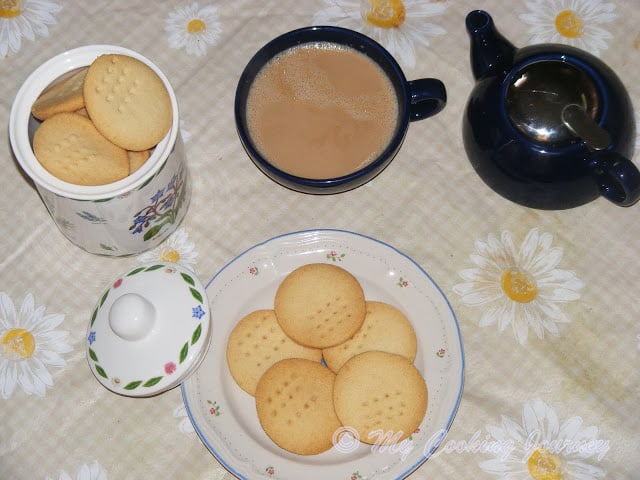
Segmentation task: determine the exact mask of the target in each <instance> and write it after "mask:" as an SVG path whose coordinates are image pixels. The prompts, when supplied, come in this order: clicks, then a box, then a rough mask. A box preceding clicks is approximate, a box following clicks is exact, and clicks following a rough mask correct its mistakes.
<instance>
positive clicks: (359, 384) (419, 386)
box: [333, 351, 427, 445]
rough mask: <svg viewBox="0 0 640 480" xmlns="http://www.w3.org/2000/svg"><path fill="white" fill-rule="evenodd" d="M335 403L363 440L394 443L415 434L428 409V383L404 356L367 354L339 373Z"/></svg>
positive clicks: (344, 418)
mask: <svg viewBox="0 0 640 480" xmlns="http://www.w3.org/2000/svg"><path fill="white" fill-rule="evenodd" d="M333 404H334V408H335V411H336V414H337V415H338V418H339V419H340V421H341V422H342V424H343V425H345V426H349V427H351V428H353V429H355V430H356V431H357V432H358V436H359V439H360V441H361V442H364V443H369V444H379V445H390V444H393V443H396V442H400V441H402V440H404V439H405V438H407V437H408V436H409V435H411V434H412V433H413V432H414V431H415V430H416V428H418V426H419V425H420V423H421V422H422V419H423V418H424V416H425V413H426V411H427V384H426V382H425V380H424V378H423V377H422V375H421V374H420V372H419V371H418V369H417V368H416V367H415V365H414V364H413V363H412V362H410V361H409V360H407V359H406V358H405V357H403V356H402V355H396V354H394V353H388V352H380V351H369V352H364V353H360V354H358V355H356V356H355V357H352V358H351V359H349V360H347V362H346V363H345V364H344V365H343V366H342V368H341V369H340V370H339V371H338V373H337V374H336V379H335V384H334V389H333Z"/></svg>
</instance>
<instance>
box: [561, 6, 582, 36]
mask: <svg viewBox="0 0 640 480" xmlns="http://www.w3.org/2000/svg"><path fill="white" fill-rule="evenodd" d="M556 29H557V30H558V32H559V33H560V35H564V36H565V37H569V38H576V37H579V36H580V34H581V33H582V21H581V20H580V19H579V18H578V15H576V12H574V11H573V10H563V11H561V12H560V13H559V14H558V15H556Z"/></svg>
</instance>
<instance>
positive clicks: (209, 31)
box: [164, 2, 222, 57]
mask: <svg viewBox="0 0 640 480" xmlns="http://www.w3.org/2000/svg"><path fill="white" fill-rule="evenodd" d="M164 29H165V31H166V32H167V33H168V34H169V46H170V47H171V48H175V49H180V48H184V49H185V51H186V52H187V53H188V54H189V55H196V56H198V57H201V56H203V55H205V54H206V53H207V49H208V48H209V46H211V45H215V44H216V43H217V42H218V39H219V38H220V34H221V33H222V27H221V24H220V21H219V19H218V9H217V7H216V6H215V5H207V6H205V7H202V8H200V5H199V4H198V3H197V2H194V3H192V4H191V5H186V6H178V7H176V8H175V9H174V10H173V11H172V12H171V13H170V14H169V16H167V18H166V19H165V23H164Z"/></svg>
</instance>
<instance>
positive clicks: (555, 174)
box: [463, 10, 640, 210]
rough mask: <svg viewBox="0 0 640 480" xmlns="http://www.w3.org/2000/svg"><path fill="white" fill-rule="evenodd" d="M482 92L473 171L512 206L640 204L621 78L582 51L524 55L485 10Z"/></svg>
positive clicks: (475, 27)
mask: <svg viewBox="0 0 640 480" xmlns="http://www.w3.org/2000/svg"><path fill="white" fill-rule="evenodd" d="M466 27H467V31H468V33H469V37H470V40H471V69H472V71H473V75H474V77H475V79H476V84H475V86H474V88H473V90H472V92H471V94H470V97H469V100H468V103H467V106H466V111H465V115H464V120H463V139H464V146H465V150H466V152H467V155H468V157H469V160H470V162H471V164H472V165H473V168H474V169H475V171H476V172H477V173H478V175H479V176H480V177H481V178H482V179H483V180H484V182H485V183H486V184H487V185H488V186H489V187H491V188H492V189H493V190H495V191H496V192H497V193H499V194H500V195H502V196H503V197H505V198H507V199H509V200H511V201H513V202H515V203H518V204H521V205H524V206H527V207H531V208H538V209H545V210H560V209H567V208H573V207H577V206H579V205H582V204H585V203H587V202H590V201H592V200H594V199H596V198H598V197H599V196H601V195H602V196H604V197H605V198H607V199H608V200H610V201H612V202H613V203H615V204H617V205H620V206H630V205H632V204H634V203H635V202H636V201H638V199H640V172H639V171H638V169H637V168H636V166H635V165H634V163H633V162H632V161H631V160H630V159H631V158H632V155H633V148H634V144H635V140H636V127H635V118H634V112H633V107H632V104H631V100H630V98H629V95H628V93H627V91H626V90H625V88H624V86H623V84H622V82H621V81H620V79H619V78H618V77H617V76H616V74H615V73H614V72H613V71H612V70H611V69H610V68H609V67H608V66H607V65H605V64H604V63H603V62H602V61H601V60H600V59H598V58H596V57H595V56H593V55H591V54H589V53H587V52H585V51H583V50H580V49H577V48H573V47H569V46H566V45H559V44H540V45H532V46H527V47H523V48H519V49H517V48H515V47H514V46H513V45H512V44H511V43H510V42H509V41H508V40H507V39H505V38H504V37H503V36H502V35H501V34H500V33H499V32H498V31H497V29H496V28H495V26H494V23H493V20H492V18H491V16H490V15H489V14H488V13H487V12H484V11H482V10H476V11H472V12H470V13H469V14H468V15H467V18H466Z"/></svg>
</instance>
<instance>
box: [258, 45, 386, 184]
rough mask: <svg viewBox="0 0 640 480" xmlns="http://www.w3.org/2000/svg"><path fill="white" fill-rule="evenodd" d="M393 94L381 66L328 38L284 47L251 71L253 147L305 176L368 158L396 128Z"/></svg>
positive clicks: (340, 171)
mask: <svg viewBox="0 0 640 480" xmlns="http://www.w3.org/2000/svg"><path fill="white" fill-rule="evenodd" d="M397 116H398V102H397V99H396V94H395V90H394V87H393V85H392V83H391V81H390V80H389V78H388V77H387V76H386V74H385V73H384V72H383V71H382V69H381V68H380V67H379V66H378V65H377V64H376V63H375V62H374V61H373V60H371V59H369V58H368V57H367V56H366V55H364V54H362V53H360V52H358V51H356V50H354V49H351V48H348V47H342V46H338V45H335V44H331V43H326V42H322V43H317V44H305V45H301V46H298V47H294V48H291V49H289V50H286V51H284V52H283V53H281V54H280V55H278V56H277V57H275V58H274V59H273V60H271V61H270V62H269V63H268V64H267V65H266V66H265V67H264V68H263V69H262V71H261V72H260V73H259V74H258V76H257V77H256V79H255V80H254V83H253V86H252V88H251V91H250V93H249V97H248V100H247V117H248V127H249V131H250V134H251V137H252V139H253V141H254V143H255V145H256V148H257V149H258V150H259V151H260V152H261V154H262V155H263V156H264V157H265V158H266V159H267V160H269V161H270V162H271V163H272V164H273V165H275V166H276V167H278V168H280V169H281V170H284V171H285V172H288V173H290V174H293V175H297V176H300V177H305V178H314V179H324V178H335V177H340V176H343V175H347V174H349V173H352V172H354V171H356V170H358V169H359V168H361V167H363V166H364V165H366V164H368V163H370V162H371V161H373V160H374V159H375V158H376V157H377V156H378V155H379V154H380V153H381V152H382V151H383V150H384V148H385V147H386V146H387V144H388V143H389V141H390V140H391V137H392V136H393V133H394V131H395V128H396V123H397Z"/></svg>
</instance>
